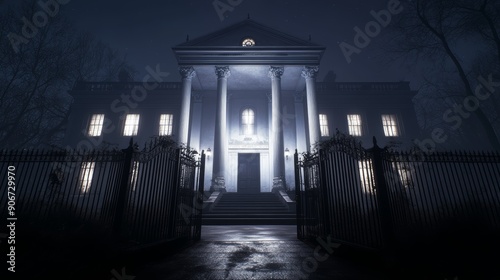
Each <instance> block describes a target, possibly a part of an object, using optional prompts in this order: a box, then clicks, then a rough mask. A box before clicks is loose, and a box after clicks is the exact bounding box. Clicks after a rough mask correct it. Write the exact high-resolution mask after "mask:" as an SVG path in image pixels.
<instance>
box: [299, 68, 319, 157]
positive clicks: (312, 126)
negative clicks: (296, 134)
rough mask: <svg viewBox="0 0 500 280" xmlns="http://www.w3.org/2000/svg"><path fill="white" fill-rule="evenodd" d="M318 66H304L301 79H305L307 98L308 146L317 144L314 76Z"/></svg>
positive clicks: (317, 117) (317, 120) (316, 108)
mask: <svg viewBox="0 0 500 280" xmlns="http://www.w3.org/2000/svg"><path fill="white" fill-rule="evenodd" d="M318 70H319V67H318V66H305V67H304V70H302V77H304V78H305V79H306V98H307V118H308V121H309V145H308V149H309V150H311V148H312V146H313V145H314V144H316V143H318V142H319V115H318V107H317V106H318V105H317V103H316V74H317V73H318Z"/></svg>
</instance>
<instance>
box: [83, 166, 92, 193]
mask: <svg viewBox="0 0 500 280" xmlns="http://www.w3.org/2000/svg"><path fill="white" fill-rule="evenodd" d="M94 167H95V162H83V163H82V166H81V169H80V190H81V192H82V193H87V192H88V191H89V190H90V186H91V185H92V177H93V176H94Z"/></svg>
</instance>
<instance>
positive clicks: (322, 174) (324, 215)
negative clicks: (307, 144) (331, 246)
mask: <svg viewBox="0 0 500 280" xmlns="http://www.w3.org/2000/svg"><path fill="white" fill-rule="evenodd" d="M325 156H326V153H325V150H323V149H320V150H319V151H318V168H319V170H318V171H319V174H318V177H319V185H318V195H320V196H321V197H318V200H317V202H318V204H319V205H318V208H319V211H318V214H319V215H321V217H319V222H320V223H322V224H323V226H320V230H322V231H323V232H322V233H320V235H321V234H323V236H324V237H326V236H327V235H328V234H331V233H332V231H331V230H330V215H329V207H330V205H329V204H328V197H329V196H328V188H327V187H328V183H327V177H326V176H327V174H328V173H327V172H328V171H327V170H326V162H325Z"/></svg>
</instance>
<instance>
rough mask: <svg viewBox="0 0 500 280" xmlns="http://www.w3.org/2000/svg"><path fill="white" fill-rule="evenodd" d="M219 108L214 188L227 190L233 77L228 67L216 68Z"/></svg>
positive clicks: (215, 140) (215, 141)
mask: <svg viewBox="0 0 500 280" xmlns="http://www.w3.org/2000/svg"><path fill="white" fill-rule="evenodd" d="M215 73H216V74H217V108H216V116H215V137H214V138H215V139H214V151H213V154H214V167H213V174H212V187H213V188H214V189H215V190H219V189H225V172H226V154H227V121H226V119H227V78H228V77H229V76H230V75H231V72H230V71H229V67H228V66H216V67H215Z"/></svg>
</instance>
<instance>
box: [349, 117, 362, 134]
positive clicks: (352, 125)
mask: <svg viewBox="0 0 500 280" xmlns="http://www.w3.org/2000/svg"><path fill="white" fill-rule="evenodd" d="M347 125H348V127H349V134H350V135H352V136H361V135H362V132H361V116H360V115H347Z"/></svg>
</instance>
